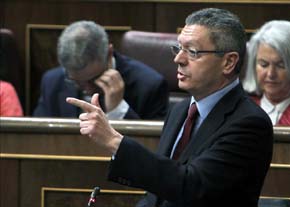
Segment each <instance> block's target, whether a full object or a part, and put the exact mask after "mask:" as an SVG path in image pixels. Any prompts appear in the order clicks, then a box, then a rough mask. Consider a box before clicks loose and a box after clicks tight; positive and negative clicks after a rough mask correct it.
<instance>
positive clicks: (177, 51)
mask: <svg viewBox="0 0 290 207" xmlns="http://www.w3.org/2000/svg"><path fill="white" fill-rule="evenodd" d="M171 51H172V53H173V54H174V55H177V54H178V53H179V51H180V48H179V47H178V46H177V45H172V46H171Z"/></svg>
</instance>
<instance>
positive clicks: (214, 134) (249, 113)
mask: <svg viewBox="0 0 290 207" xmlns="http://www.w3.org/2000/svg"><path fill="white" fill-rule="evenodd" d="M189 103H190V99H187V100H185V101H183V102H180V103H178V104H176V105H175V106H174V107H173V109H172V110H171V111H170V113H169V114H168V116H167V118H166V120H165V123H164V127H163V131H162V135H161V140H160V144H159V147H158V153H157V154H156V153H152V152H150V151H149V150H147V149H145V148H144V147H143V146H141V145H140V144H138V143H136V142H135V141H134V140H133V139H130V138H129V137H125V138H124V139H123V140H122V142H121V144H120V147H119V149H118V151H117V154H116V156H115V159H114V160H113V161H112V162H111V165H110V172H109V179H110V180H112V181H115V182H118V183H121V184H126V185H129V186H133V187H138V188H143V189H145V190H146V191H148V194H147V196H146V197H145V199H143V200H141V201H140V202H139V204H138V206H139V207H141V206H144V207H149V206H162V207H165V206H166V207H183V206H194V207H212V206H223V207H233V206H234V207H245V206H247V207H257V201H258V198H259V195H260V191H261V188H262V185H263V182H264V178H265V175H266V172H267V170H268V168H269V165H270V161H271V157H272V147H273V126H272V124H271V121H270V119H269V117H268V116H267V115H266V113H265V112H264V111H263V110H262V109H261V108H260V107H259V106H257V105H256V104H255V103H254V102H253V101H252V100H251V99H250V98H248V96H247V95H246V94H245V92H244V91H243V89H242V87H241V85H240V84H239V85H238V86H237V87H235V88H234V89H232V90H231V91H230V92H229V93H227V94H226V95H225V96H224V97H223V98H222V99H221V100H220V101H219V102H218V103H217V104H216V105H215V106H214V108H213V109H212V111H211V112H210V113H209V115H208V116H207V118H206V119H205V120H204V122H203V123H202V124H201V126H200V128H199V129H198V131H197V132H196V134H195V135H194V136H192V137H191V140H190V143H189V144H188V146H187V147H186V148H185V150H184V151H183V153H182V154H181V156H180V158H179V160H178V161H174V160H171V159H169V156H170V152H171V150H172V146H173V143H174V142H175V139H176V137H177V134H178V132H179V130H180V128H181V126H182V123H183V122H184V120H185V117H186V113H187V110H188V106H189ZM132 157H133V159H132Z"/></svg>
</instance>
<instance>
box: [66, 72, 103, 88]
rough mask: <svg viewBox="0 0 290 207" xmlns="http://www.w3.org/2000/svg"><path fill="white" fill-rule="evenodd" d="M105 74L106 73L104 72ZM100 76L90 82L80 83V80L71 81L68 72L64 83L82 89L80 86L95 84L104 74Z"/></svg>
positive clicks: (89, 80)
mask: <svg viewBox="0 0 290 207" xmlns="http://www.w3.org/2000/svg"><path fill="white" fill-rule="evenodd" d="M104 72H105V71H104ZM104 72H103V73H101V74H99V75H96V76H94V77H92V78H90V79H88V80H84V81H78V80H73V79H70V78H69V76H68V74H67V72H65V75H64V81H65V83H67V84H71V85H73V86H74V87H76V88H80V86H82V85H84V84H95V80H96V79H98V78H99V77H101V76H102V75H103V74H104Z"/></svg>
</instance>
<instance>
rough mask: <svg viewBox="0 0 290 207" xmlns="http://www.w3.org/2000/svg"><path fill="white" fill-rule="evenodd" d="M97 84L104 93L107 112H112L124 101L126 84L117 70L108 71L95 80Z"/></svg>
mask: <svg viewBox="0 0 290 207" xmlns="http://www.w3.org/2000/svg"><path fill="white" fill-rule="evenodd" d="M95 84H97V85H98V86H99V87H100V88H101V89H102V90H103V91H104V96H105V107H106V110H107V112H110V111H112V110H113V109H114V108H116V107H117V106H118V104H119V103H120V102H121V101H122V100H123V97H124V92H125V83H124V81H123V78H122V77H121V75H120V73H119V72H118V71H117V70H115V69H108V70H106V71H105V72H104V73H103V75H102V76H101V77H99V78H98V79H96V80H95Z"/></svg>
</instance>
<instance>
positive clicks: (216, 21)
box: [185, 8, 246, 73]
mask: <svg viewBox="0 0 290 207" xmlns="http://www.w3.org/2000/svg"><path fill="white" fill-rule="evenodd" d="M185 23H186V25H194V24H197V25H202V26H205V27H207V28H208V29H209V31H210V39H211V41H212V43H213V44H214V45H215V50H220V51H226V52H230V51H236V52H238V53H239V61H238V63H237V64H236V67H235V72H236V73H239V72H240V70H241V67H242V64H243V61H244V56H245V53H246V34H245V29H244V26H243V25H242V23H241V22H240V20H239V18H238V17H237V16H236V15H234V14H233V13H231V12H230V11H228V10H224V9H216V8H206V9H202V10H199V11H197V12H193V13H192V14H191V15H189V16H188V17H187V18H186V20H185ZM217 55H218V54H217Z"/></svg>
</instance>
